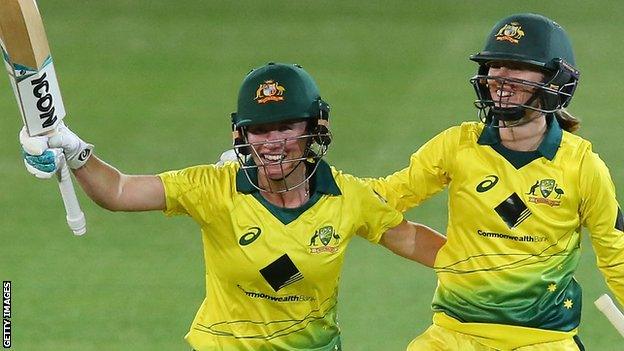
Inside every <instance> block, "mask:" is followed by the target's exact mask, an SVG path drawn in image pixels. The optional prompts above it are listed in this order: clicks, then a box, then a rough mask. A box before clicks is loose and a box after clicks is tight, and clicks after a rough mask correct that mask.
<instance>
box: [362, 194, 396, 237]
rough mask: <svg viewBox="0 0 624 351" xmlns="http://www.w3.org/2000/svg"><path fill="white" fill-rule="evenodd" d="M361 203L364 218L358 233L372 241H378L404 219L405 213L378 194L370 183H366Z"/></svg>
mask: <svg viewBox="0 0 624 351" xmlns="http://www.w3.org/2000/svg"><path fill="white" fill-rule="evenodd" d="M359 205H360V214H361V216H362V217H363V218H362V220H361V221H360V223H361V225H360V227H359V228H358V229H357V230H356V234H357V235H359V236H361V237H363V238H364V239H366V240H368V241H370V242H373V243H378V242H379V240H380V239H381V236H382V235H383V234H384V233H385V232H386V231H387V230H388V229H391V228H394V227H396V226H398V225H399V224H400V223H401V222H402V221H403V215H402V214H401V213H400V212H399V211H397V210H395V209H394V208H392V207H390V206H389V205H388V204H387V203H386V201H385V200H384V199H382V198H381V197H379V196H378V195H376V194H375V192H374V191H373V189H372V188H371V187H370V186H369V185H364V189H363V190H362V191H361V192H360V199H359Z"/></svg>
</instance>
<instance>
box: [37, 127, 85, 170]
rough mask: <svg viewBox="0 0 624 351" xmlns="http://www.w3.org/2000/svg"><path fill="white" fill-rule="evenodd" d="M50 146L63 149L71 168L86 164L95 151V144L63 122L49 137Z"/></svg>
mask: <svg viewBox="0 0 624 351" xmlns="http://www.w3.org/2000/svg"><path fill="white" fill-rule="evenodd" d="M48 146H49V147H50V148H60V149H63V153H64V154H65V159H66V160H67V166H69V168H71V169H78V168H80V167H82V166H84V164H85V163H87V160H88V159H89V157H91V154H92V153H93V145H92V144H88V143H86V142H84V141H83V140H82V139H80V138H79V137H78V136H77V135H76V134H75V133H74V132H72V131H71V130H70V129H69V128H67V126H65V123H62V122H61V124H59V126H58V129H57V132H56V133H55V134H53V135H52V136H51V137H50V139H48Z"/></svg>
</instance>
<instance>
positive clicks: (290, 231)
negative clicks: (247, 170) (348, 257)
mask: <svg viewBox="0 0 624 351" xmlns="http://www.w3.org/2000/svg"><path fill="white" fill-rule="evenodd" d="M160 177H161V179H162V181H163V184H164V186H165V192H166V201H167V209H166V211H165V212H166V214H168V215H174V214H187V215H190V216H191V217H192V218H193V219H194V220H195V221H197V223H199V225H200V226H201V232H202V238H203V243H204V258H205V264H206V298H205V299H204V301H203V303H202V305H201V307H200V309H199V311H198V312H197V315H196V316H195V319H194V320H193V323H192V325H191V328H190V331H189V333H188V334H187V335H186V339H187V341H188V342H189V343H190V344H191V345H192V346H193V348H194V349H196V350H201V351H203V350H226V351H227V350H254V351H259V350H335V349H337V348H336V346H339V345H340V330H339V326H338V323H337V321H336V310H337V308H336V306H337V297H338V282H339V278H340V270H341V267H342V263H343V260H344V253H345V250H346V248H347V245H348V243H349V241H350V240H351V238H352V237H353V236H354V235H359V236H362V237H364V238H366V239H367V240H369V241H371V242H375V243H376V242H378V241H379V239H380V237H381V235H382V234H383V233H384V232H385V231H386V230H388V229H390V228H393V227H395V226H397V225H398V224H399V223H401V221H402V220H403V216H402V215H401V214H400V213H399V212H398V211H396V210H394V209H392V208H390V207H389V206H387V205H386V204H385V203H383V202H382V201H381V200H380V199H379V198H378V197H377V196H376V195H375V194H374V192H373V191H372V189H371V188H370V187H369V186H368V185H367V184H365V183H364V182H363V181H361V180H359V179H357V178H355V177H352V176H350V175H347V174H343V173H341V172H339V171H336V170H335V169H333V168H330V167H329V166H328V165H327V164H326V163H324V162H323V161H321V164H320V165H319V168H318V170H317V172H316V174H315V175H314V177H313V180H314V181H313V189H314V190H315V192H314V194H313V195H312V199H311V200H310V201H309V202H308V204H306V205H304V206H303V207H302V208H300V209H281V208H278V207H275V206H271V205H270V204H268V203H266V200H264V199H263V198H262V197H261V195H260V194H259V192H258V191H256V190H255V189H254V188H253V187H251V184H250V183H249V181H248V180H247V178H246V177H245V175H244V174H243V171H242V170H241V171H239V165H238V164H237V163H226V164H225V165H223V166H213V165H208V166H198V167H192V168H187V169H184V170H180V171H173V172H167V173H163V174H161V175H160Z"/></svg>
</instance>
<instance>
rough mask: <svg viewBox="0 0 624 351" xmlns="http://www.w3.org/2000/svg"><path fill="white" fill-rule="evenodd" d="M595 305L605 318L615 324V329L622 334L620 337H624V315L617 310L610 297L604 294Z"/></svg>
mask: <svg viewBox="0 0 624 351" xmlns="http://www.w3.org/2000/svg"><path fill="white" fill-rule="evenodd" d="M594 304H595V305H596V307H598V309H599V310H600V312H602V313H603V314H604V315H605V317H607V319H608V320H609V322H611V324H613V326H614V327H615V329H616V330H617V331H618V332H619V333H620V335H622V336H624V315H623V314H622V312H620V310H619V309H618V308H617V306H616V305H615V303H613V300H611V297H609V295H607V294H604V295H602V296H600V298H598V300H596V301H594Z"/></svg>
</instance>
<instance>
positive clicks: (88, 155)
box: [20, 124, 166, 211]
mask: <svg viewBox="0 0 624 351" xmlns="http://www.w3.org/2000/svg"><path fill="white" fill-rule="evenodd" d="M20 142H21V144H22V148H23V149H24V161H25V164H26V168H27V169H28V171H29V172H30V173H32V174H33V175H35V176H36V177H39V178H50V177H52V176H53V175H54V174H55V172H56V170H57V167H58V166H59V162H61V161H60V159H59V153H57V152H54V151H53V150H51V149H50V148H55V149H58V150H62V152H63V154H65V159H66V160H67V165H68V166H69V168H71V169H72V171H73V172H74V175H75V176H76V179H77V180H78V182H79V183H80V185H81V186H82V189H83V190H84V191H85V192H86V193H87V195H88V196H89V197H90V198H91V199H92V200H93V201H95V202H96V203H97V204H98V205H100V206H102V207H104V208H106V209H108V210H111V211H147V210H163V209H165V206H166V203H165V190H164V187H163V184H162V181H161V180H160V178H159V177H157V176H152V175H141V176H130V175H125V174H123V173H121V172H119V171H118V170H117V169H115V168H114V167H112V166H110V165H108V164H106V163H105V162H103V161H101V160H100V159H98V158H97V157H95V156H94V155H93V152H92V150H93V145H91V144H88V143H85V142H84V141H83V140H82V139H80V138H79V137H78V136H77V135H76V134H75V133H74V132H72V131H71V130H70V129H69V128H67V126H65V125H64V124H60V125H59V128H58V132H57V133H56V134H55V135H53V136H51V137H48V136H40V137H29V136H28V134H27V133H26V132H25V130H22V131H21V132H20Z"/></svg>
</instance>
